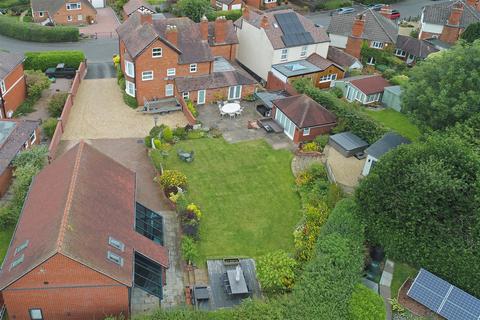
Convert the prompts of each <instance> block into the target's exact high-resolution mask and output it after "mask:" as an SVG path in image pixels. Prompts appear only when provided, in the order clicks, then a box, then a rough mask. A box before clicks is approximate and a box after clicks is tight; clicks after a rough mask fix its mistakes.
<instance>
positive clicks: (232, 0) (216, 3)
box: [210, 0, 243, 11]
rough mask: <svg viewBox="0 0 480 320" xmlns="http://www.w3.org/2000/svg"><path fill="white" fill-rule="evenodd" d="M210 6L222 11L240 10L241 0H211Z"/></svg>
mask: <svg viewBox="0 0 480 320" xmlns="http://www.w3.org/2000/svg"><path fill="white" fill-rule="evenodd" d="M210 4H211V5H212V7H214V8H215V9H218V10H222V11H230V10H241V9H242V6H243V1H242V0H211V1H210Z"/></svg>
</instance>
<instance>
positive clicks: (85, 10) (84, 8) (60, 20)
mask: <svg viewBox="0 0 480 320" xmlns="http://www.w3.org/2000/svg"><path fill="white" fill-rule="evenodd" d="M87 1H88V0H83V1H82V0H68V1H65V4H64V5H62V6H61V8H60V9H59V10H58V11H57V12H55V13H54V14H53V16H52V19H53V21H55V23H56V24H61V25H67V24H71V25H75V24H87V17H88V16H90V17H92V18H93V20H95V19H96V17H97V13H96V11H95V10H94V9H93V8H91V7H90V6H89V5H87ZM75 2H81V3H82V4H81V9H80V10H67V5H66V4H67V3H75ZM79 14H81V15H82V18H83V20H78V15H79ZM68 16H72V21H68V20H67V17H68Z"/></svg>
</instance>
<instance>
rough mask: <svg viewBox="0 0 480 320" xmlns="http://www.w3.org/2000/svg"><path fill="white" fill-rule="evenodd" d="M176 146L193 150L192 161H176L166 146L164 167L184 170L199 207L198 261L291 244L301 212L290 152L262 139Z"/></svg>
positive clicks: (259, 252) (202, 141)
mask: <svg viewBox="0 0 480 320" xmlns="http://www.w3.org/2000/svg"><path fill="white" fill-rule="evenodd" d="M178 148H181V149H183V150H187V151H190V150H194V151H195V161H193V162H192V163H184V162H181V161H180V160H179V159H178V157H177V156H176V153H175V151H173V150H172V151H171V152H170V156H169V157H168V159H167V160H166V163H165V164H166V166H165V167H166V169H178V170H180V171H182V172H183V173H185V174H186V176H187V178H188V185H189V187H188V197H189V199H190V200H191V201H193V202H195V203H196V204H198V205H199V206H200V208H201V210H202V212H203V216H202V220H201V221H200V237H201V239H200V245H199V246H200V247H199V251H200V258H199V261H198V262H199V263H204V262H205V259H206V258H207V257H208V258H210V257H226V256H248V257H258V256H260V255H263V254H265V253H267V252H270V251H273V250H276V249H285V250H287V251H291V250H292V249H293V236H292V231H293V229H294V227H295V225H296V224H297V223H298V222H299V219H300V217H301V212H300V199H299V197H298V195H297V194H296V192H295V191H294V177H293V175H292V173H291V169H290V164H291V160H292V157H293V155H292V153H291V152H289V151H286V150H273V149H272V148H271V147H270V145H268V144H267V143H266V142H265V141H263V140H257V141H250V142H243V143H236V144H229V143H227V142H226V141H225V140H223V139H221V138H219V139H198V140H187V141H182V142H180V143H178V144H177V145H175V149H178Z"/></svg>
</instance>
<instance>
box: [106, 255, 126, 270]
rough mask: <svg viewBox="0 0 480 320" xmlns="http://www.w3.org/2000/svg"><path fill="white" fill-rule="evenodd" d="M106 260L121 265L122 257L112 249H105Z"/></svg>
mask: <svg viewBox="0 0 480 320" xmlns="http://www.w3.org/2000/svg"><path fill="white" fill-rule="evenodd" d="M107 260H108V261H111V262H113V263H115V264H117V265H119V266H121V267H123V258H122V257H120V256H119V255H118V254H116V253H113V252H112V251H107Z"/></svg>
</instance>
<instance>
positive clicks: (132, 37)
mask: <svg viewBox="0 0 480 320" xmlns="http://www.w3.org/2000/svg"><path fill="white" fill-rule="evenodd" d="M117 32H118V35H119V52H120V64H121V68H122V71H123V73H124V74H125V80H126V89H125V91H126V93H127V94H128V95H130V96H132V97H135V98H136V99H137V102H138V103H139V105H144V103H145V101H150V100H153V99H163V98H169V97H170V98H171V97H183V98H189V99H190V100H192V101H194V102H196V103H197V104H205V103H209V102H212V101H214V100H217V99H218V98H219V97H224V98H225V99H229V100H236V99H240V98H242V97H244V96H246V95H249V94H252V93H253V92H254V86H255V81H254V79H253V78H252V77H250V76H249V75H248V74H247V73H246V72H244V71H243V70H240V69H239V68H237V67H235V65H234V63H230V62H231V61H233V60H234V59H235V54H236V49H237V44H238V39H237V35H236V32H235V28H234V26H233V23H232V21H228V20H226V19H225V18H224V17H219V18H217V20H216V21H214V22H208V21H207V19H206V18H204V19H202V21H201V22H199V23H195V22H193V21H192V20H190V19H188V18H186V17H183V18H167V19H165V18H163V19H153V18H152V16H151V15H142V14H140V13H135V14H132V15H131V16H130V18H129V19H128V20H127V21H125V22H124V23H123V24H122V25H121V26H120V27H119V28H118V29H117ZM220 62H221V63H220ZM225 65H227V66H225ZM219 72H220V73H222V74H219ZM215 97H216V98H215Z"/></svg>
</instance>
